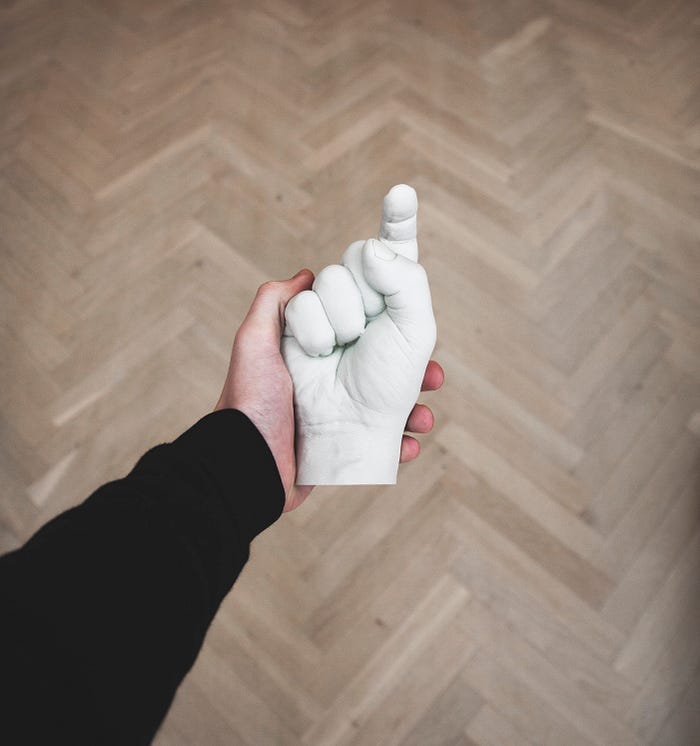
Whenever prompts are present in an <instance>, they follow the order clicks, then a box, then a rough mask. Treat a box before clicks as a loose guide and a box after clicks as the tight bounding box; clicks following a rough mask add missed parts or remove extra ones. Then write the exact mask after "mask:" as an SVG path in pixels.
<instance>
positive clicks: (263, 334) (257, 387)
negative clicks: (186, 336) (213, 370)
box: [215, 269, 445, 512]
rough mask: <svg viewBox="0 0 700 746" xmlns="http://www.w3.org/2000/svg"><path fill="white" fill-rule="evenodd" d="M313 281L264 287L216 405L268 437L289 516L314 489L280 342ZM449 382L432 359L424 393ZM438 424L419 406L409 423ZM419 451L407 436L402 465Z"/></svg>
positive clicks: (303, 274)
mask: <svg viewBox="0 0 700 746" xmlns="http://www.w3.org/2000/svg"><path fill="white" fill-rule="evenodd" d="M313 281H314V275H313V273H312V272H311V271H310V270H308V269H303V270H301V271H300V272H298V273H297V274H296V275H294V277H292V278H291V279H289V280H283V281H272V282H266V283H265V284H263V285H261V286H260V288H259V289H258V292H257V294H256V296H255V298H254V300H253V303H252V304H251V306H250V309H249V310H248V314H247V315H246V317H245V319H244V321H243V323H242V324H241V326H240V328H239V329H238V332H237V333H236V337H235V339H234V342H233V348H232V350H231V360H230V363H229V369H228V374H227V376H226V381H225V382H224V387H223V390H222V392H221V396H220V397H219V401H218V402H217V404H216V407H215V410H219V409H238V410H240V411H241V412H243V414H245V415H246V416H247V417H248V418H249V419H250V420H251V422H252V423H253V424H254V425H255V426H256V427H257V428H258V430H259V431H260V433H261V434H262V436H263V438H265V441H266V443H267V445H268V446H269V448H270V450H271V451H272V455H273V456H274V459H275V463H276V464H277V468H278V470H279V473H280V478H281V480H282V485H283V487H284V494H285V504H284V511H285V512H287V511H289V510H294V508H298V507H299V506H300V505H301V504H302V503H303V502H304V500H305V499H306V498H307V497H308V495H309V493H310V492H311V490H312V489H313V487H310V486H296V485H295V479H296V459H295V455H294V404H293V388H292V379H291V378H290V376H289V373H288V371H287V367H286V366H285V364H284V360H283V359H282V354H281V352H280V339H281V336H282V331H283V329H284V323H285V322H284V309H285V307H286V305H287V303H288V302H289V301H290V299H291V298H293V297H294V296H295V295H296V294H297V293H300V292H301V291H302V290H309V289H310V288H311V285H312V283H313ZM444 378H445V374H444V372H443V370H442V368H441V367H440V365H439V364H438V363H436V362H435V361H434V360H431V361H430V362H429V363H428V365H427V367H426V370H425V375H424V377H423V384H422V387H421V389H422V391H436V390H437V389H439V388H440V386H442V383H443V381H444ZM433 424H434V417H433V413H432V411H431V409H430V408H429V407H427V406H426V405H424V404H416V405H415V406H414V407H413V409H412V410H411V413H410V415H409V417H408V421H407V422H406V432H407V433H427V432H430V430H431V429H432V427H433ZM419 453H420V444H419V442H418V441H417V440H416V439H415V438H413V437H412V436H411V435H407V434H404V436H403V439H402V442H401V463H405V462H406V461H412V460H413V459H415V458H417V457H418V455H419Z"/></svg>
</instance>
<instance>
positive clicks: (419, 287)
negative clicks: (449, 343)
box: [362, 238, 436, 351]
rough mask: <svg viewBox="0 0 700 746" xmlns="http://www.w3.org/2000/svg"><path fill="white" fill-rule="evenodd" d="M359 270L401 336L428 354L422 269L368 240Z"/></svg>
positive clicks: (430, 319)
mask: <svg viewBox="0 0 700 746" xmlns="http://www.w3.org/2000/svg"><path fill="white" fill-rule="evenodd" d="M362 269H363V271H364V276H365V279H366V280H367V283H368V284H369V285H370V287H372V288H374V289H375V290H376V291H377V292H378V293H381V294H382V295H383V296H384V302H385V303H386V311H387V314H388V315H389V317H390V318H391V319H392V321H393V322H394V324H396V326H397V328H398V329H399V331H400V332H401V333H402V334H403V335H404V337H406V339H408V340H409V341H410V342H413V343H420V345H421V347H422V346H424V345H425V346H428V345H429V346H430V350H431V351H432V348H433V346H434V344H435V334H436V332H435V317H434V316H433V306H432V301H431V298H430V287H429V285H428V277H427V275H426V273H425V270H424V269H423V267H422V266H421V265H420V264H418V263H417V262H414V261H412V260H411V259H407V258H406V257H405V256H401V255H400V254H397V253H396V252H395V251H393V250H392V249H391V248H389V247H388V246H387V245H386V244H385V243H384V242H382V241H378V240H377V239H374V238H370V239H368V240H367V241H365V244H364V246H363V247H362Z"/></svg>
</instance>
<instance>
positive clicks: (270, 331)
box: [242, 269, 314, 344]
mask: <svg viewBox="0 0 700 746" xmlns="http://www.w3.org/2000/svg"><path fill="white" fill-rule="evenodd" d="M313 281H314V274H313V272H312V271H311V270H309V269H301V270H299V272H297V273H296V274H295V275H294V276H293V277H290V278H289V279H288V280H272V281H270V282H265V283H263V284H262V285H261V286H260V287H259V288H258V292H257V293H256V295H255V299H254V300H253V303H252V305H251V307H250V310H249V311H248V315H247V316H246V318H245V321H244V322H243V324H242V326H246V325H248V326H251V327H253V328H254V329H255V330H256V332H257V333H258V334H262V335H264V336H265V337H267V336H268V335H269V338H270V341H272V340H276V343H277V344H279V339H280V337H281V336H282V330H283V329H284V309H285V307H286V306H287V303H289V301H290V300H291V299H292V298H293V297H294V296H295V295H297V293H300V292H301V291H302V290H309V289H310V288H311V285H312V284H313Z"/></svg>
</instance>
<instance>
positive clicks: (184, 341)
mask: <svg viewBox="0 0 700 746" xmlns="http://www.w3.org/2000/svg"><path fill="white" fill-rule="evenodd" d="M0 24H1V26H2V43H1V44H0V111H1V112H2V114H1V115H0V224H1V230H0V248H1V251H2V269H1V271H0V309H1V317H2V325H1V327H0V334H1V345H2V356H1V357H0V366H1V376H2V377H1V380H2V387H1V393H0V422H1V424H2V442H1V448H0V474H1V476H2V501H1V503H0V511H1V512H0V520H1V523H0V549H2V550H7V549H9V548H11V547H13V546H15V545H16V544H17V543H19V542H20V541H22V540H23V539H24V538H25V537H27V536H28V535H29V534H30V533H31V532H32V530H33V529H34V528H35V527H37V526H38V525H39V524H40V523H42V522H43V521H45V520H46V519H47V518H49V517H50V516H53V515H54V514H56V513H57V512H58V511H60V510H62V509H64V508H65V507H67V506H68V505H71V504H73V503H75V502H77V501H79V500H80V499H82V498H84V497H85V496H87V495H88V494H89V493H90V492H91V491H92V490H93V489H94V488H95V487H96V486H98V485H99V484H101V483H102V482H104V481H106V480H108V479H111V478H114V477H117V476H119V475H122V474H124V473H125V472H126V471H127V470H128V469H129V468H130V467H131V465H132V464H133V462H134V461H135V459H136V458H137V457H138V456H139V455H140V454H141V453H142V452H143V451H144V450H145V449H146V448H148V447H149V446H151V445H153V444H154V443H156V442H160V441H163V440H167V439H171V438H172V437H174V436H175V435H177V434H178V433H179V432H180V431H181V430H183V429H184V428H185V427H186V426H188V424H190V423H191V422H193V421H194V420H195V419H197V418H198V417H199V416H201V415H202V414H203V413H205V412H207V411H209V409H210V408H211V407H212V405H213V404H214V402H215V401H216V398H217V396H218V393H219V387H220V385H221V382H222V380H223V377H224V374H225V371H226V364H227V359H228V350H229V345H230V343H231V340H232V336H233V332H234V330H235V329H236V327H237V325H238V323H239V322H240V320H241V318H242V315H243V313H244V311H245V309H246V308H247V305H248V303H249V301H250V299H251V297H252V295H253V292H254V290H255V288H256V286H257V285H258V284H259V283H260V282H262V281H264V280H266V279H269V278H280V277H284V276H288V275H290V274H291V273H293V271H295V270H297V269H298V268H300V267H302V266H308V267H310V268H312V269H316V270H318V269H319V268H320V267H322V266H324V265H325V264H328V263H331V262H333V261H336V260H337V258H338V257H339V255H340V252H341V251H342V250H343V249H344V248H345V246H346V245H347V244H348V243H349V242H350V241H352V240H355V239H357V238H358V237H365V236H368V235H371V234H373V233H374V232H375V231H376V227H377V221H378V209H379V205H380V200H381V197H382V195H383V194H384V192H385V191H386V189H387V188H388V187H389V186H391V185H392V184H394V183H397V182H400V181H405V182H408V183H411V184H413V185H414V186H415V187H416V189H417V190H418V194H419V198H420V203H421V209H420V220H421V239H422V250H423V261H424V264H425V266H426V268H427V270H428V272H429V275H430V277H431V281H432V287H433V292H434V298H435V306H436V314H437V317H438V323H439V335H440V339H439V344H438V349H437V352H436V357H437V358H438V359H439V360H440V361H441V362H442V363H443V365H444V367H445V369H446V371H447V376H448V380H447V384H446V386H445V388H444V390H443V392H442V393H441V394H439V395H431V397H429V398H430V403H431V404H432V405H433V406H434V407H435V410H436V413H437V416H438V420H437V423H438V424H437V428H436V431H435V433H434V435H432V436H430V437H428V438H426V439H424V453H423V455H422V457H421V458H420V460H419V461H418V462H415V463H413V464H410V465H408V466H406V467H405V468H403V469H402V475H401V478H400V484H399V486H398V487H397V488H381V489H380V488H359V489H354V490H349V489H347V488H343V489H336V490H333V489H319V490H317V492H316V493H315V494H314V495H313V497H312V499H310V500H309V501H308V502H307V504H306V505H305V506H304V507H303V508H302V509H301V510H299V511H297V512H296V513H293V514H290V515H288V516H286V517H284V518H283V519H282V520H280V521H279V522H278V524H276V525H275V526H274V527H272V528H271V529H270V530H269V531H268V532H267V533H266V534H264V535H263V536H261V537H260V538H259V539H258V540H257V541H256V542H255V544H254V546H253V552H252V560H251V562H250V563H249V565H248V567H247V568H246V570H245V572H244V574H243V576H242V577H241V579H240V581H239V582H238V584H237V586H236V587H235V589H234V592H233V593H232V594H231V595H230V596H229V598H228V599H227V601H226V602H225V604H224V606H223V607H222V609H221V612H220V614H219V616H218V618H217V620H216V622H215V624H214V626H213V628H212V630H211V632H210V634H209V636H208V639H207V643H206V646H205V648H204V650H203V651H202V654H201V657H200V659H199V661H198V663H197V665H196V667H195V669H194V670H193V672H192V674H191V675H190V677H189V678H188V680H187V681H186V683H185V684H184V685H183V687H182V688H181V690H180V692H179V694H178V697H177V700H176V702H175V705H174V707H173V709H172V711H171V713H170V715H169V717H168V719H167V721H166V723H165V724H164V727H163V729H162V731H161V733H160V735H159V737H158V739H157V743H158V744H159V745H160V746H183V745H184V744H207V745H210V744H212V745H215V744H242V745H248V746H268V745H272V744H275V745H277V744H284V745H293V744H305V745H307V746H316V745H320V744H329V745H333V746H335V745H339V744H372V745H374V744H382V746H383V745H385V744H402V745H403V746H409V745H410V746H426V745H428V744H445V745H448V744H449V745H453V744H483V745H484V746H486V745H487V744H488V745H494V746H503V745H504V744H518V745H521V744H557V745H559V744H561V745H565V746H572V745H574V744H582V745H583V744H588V745H590V744H598V745H600V746H603V745H606V746H607V745H612V746H622V745H624V744H674V745H685V744H691V743H697V742H698V740H697V739H698V738H699V736H698V733H700V715H699V712H700V710H699V709H698V703H699V702H700V667H699V666H700V633H699V632H698V630H699V629H700V626H699V623H698V620H699V619H700V593H698V591H699V590H700V582H699V578H700V531H699V530H698V525H699V524H698V519H699V517H700V487H699V485H700V480H699V475H698V466H699V464H698V450H699V446H700V443H699V442H698V436H699V434H700V414H699V411H700V294H699V293H698V288H699V287H700V282H699V280H700V251H699V248H698V236H699V235H700V210H699V206H700V178H699V169H700V154H699V152H698V148H699V147H700V86H699V85H698V82H699V78H700V8H699V6H698V5H697V3H696V2H693V0H688V1H683V0H615V1H614V2H603V0H599V1H598V2H595V1H594V0H502V1H498V0H470V1H467V0H464V1H463V2H459V1H458V0H440V1H438V2H416V1H415V0H408V1H404V2H393V1H390V0H350V1H346V0H343V1H342V2H335V3H330V2H329V3H323V2H319V1H318V0H316V2H302V1H301V0H260V1H256V2H253V0H249V1H247V2H244V1H242V0H241V1H234V0H197V1H195V0H191V1H188V0H177V1H175V0H101V1H97V0H95V1H94V2H90V1H89V0H83V1H80V0H15V1H13V0H5V2H3V3H2V4H1V9H0ZM0 740H2V733H1V724H0Z"/></svg>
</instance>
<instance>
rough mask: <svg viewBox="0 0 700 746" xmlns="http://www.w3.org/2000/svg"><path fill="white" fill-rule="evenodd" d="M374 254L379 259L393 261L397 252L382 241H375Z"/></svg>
mask: <svg viewBox="0 0 700 746" xmlns="http://www.w3.org/2000/svg"><path fill="white" fill-rule="evenodd" d="M374 255H375V256H376V257H377V259H383V260H384V261H385V262H391V261H393V260H394V259H396V252H395V251H392V250H391V249H390V248H389V247H388V246H386V245H385V244H383V243H382V242H381V241H375V242H374Z"/></svg>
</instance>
